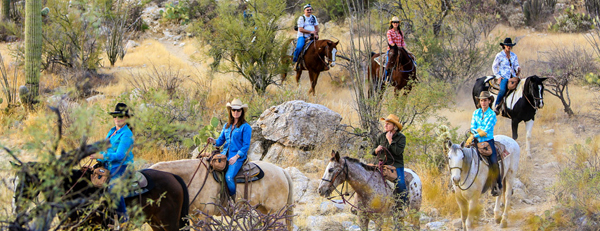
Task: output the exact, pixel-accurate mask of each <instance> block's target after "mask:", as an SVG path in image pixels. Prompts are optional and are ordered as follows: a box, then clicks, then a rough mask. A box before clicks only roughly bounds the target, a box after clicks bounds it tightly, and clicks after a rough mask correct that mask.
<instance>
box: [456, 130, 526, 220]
mask: <svg viewBox="0 0 600 231" xmlns="http://www.w3.org/2000/svg"><path fill="white" fill-rule="evenodd" d="M494 141H496V142H498V143H501V144H503V145H504V146H505V150H506V151H505V152H504V153H498V155H502V156H504V157H503V158H502V160H501V162H502V165H501V171H502V172H503V173H504V174H502V180H503V186H504V187H502V190H501V192H500V193H501V194H500V195H499V196H498V197H496V205H495V206H494V218H495V220H496V223H498V224H500V227H501V228H506V226H507V219H508V210H509V209H510V197H511V196H512V186H513V184H514V179H515V177H516V174H517V171H518V170H519V157H520V154H521V149H520V148H519V144H517V142H516V141H515V140H513V139H511V138H510V137H507V136H503V135H497V136H494ZM446 147H447V148H448V150H449V152H448V156H447V157H448V168H449V169H450V175H451V176H450V178H451V180H452V183H453V187H454V192H455V193H454V197H455V199H456V202H457V203H458V207H459V208H460V217H461V219H462V225H463V228H464V229H465V230H470V229H473V223H474V221H475V220H474V219H475V213H476V212H475V210H476V208H477V206H478V205H479V197H480V196H481V194H482V193H484V186H485V183H486V179H487V178H488V173H489V168H488V167H487V166H486V165H485V164H484V162H483V161H482V160H481V158H480V156H479V155H478V154H477V151H476V150H475V149H474V148H466V147H464V143H463V144H460V145H458V144H453V143H452V142H451V141H448V142H447V143H446ZM498 159H501V158H498ZM501 203H504V212H502V210H501V208H500V204H501Z"/></svg>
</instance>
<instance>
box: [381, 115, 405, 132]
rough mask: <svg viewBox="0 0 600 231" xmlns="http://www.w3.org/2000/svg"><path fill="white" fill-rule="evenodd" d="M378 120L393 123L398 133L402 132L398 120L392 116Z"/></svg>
mask: <svg viewBox="0 0 600 231" xmlns="http://www.w3.org/2000/svg"><path fill="white" fill-rule="evenodd" d="M379 120H381V121H385V122H390V123H393V124H394V125H396V127H398V131H402V124H401V123H400V122H398V121H399V120H400V118H398V116H396V115H394V114H390V115H389V116H388V117H387V118H380V119H379Z"/></svg>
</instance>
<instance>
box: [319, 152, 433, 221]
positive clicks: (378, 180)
mask: <svg viewBox="0 0 600 231" xmlns="http://www.w3.org/2000/svg"><path fill="white" fill-rule="evenodd" d="M331 156H332V157H331V159H330V161H329V165H327V168H326V169H325V173H323V178H322V181H321V183H320V184H319V188H318V189H317V192H318V193H319V195H321V196H322V197H329V196H330V195H331V193H332V192H333V191H336V192H338V193H339V194H340V195H341V196H342V198H343V196H344V192H340V191H338V190H337V189H336V188H337V187H338V185H340V184H342V183H345V182H347V183H348V184H350V186H351V187H352V188H353V189H354V191H356V205H353V204H350V205H352V206H353V207H355V208H356V209H357V211H358V216H359V220H360V229H361V230H369V229H368V228H369V227H368V226H369V220H374V221H375V224H376V225H377V228H376V230H380V229H381V226H382V224H383V223H382V222H383V220H382V218H383V216H392V215H394V213H393V212H394V208H395V205H396V202H395V200H394V198H393V193H394V189H395V186H394V185H393V184H391V183H388V182H386V180H385V179H384V177H383V175H382V174H381V173H380V172H379V170H378V169H377V167H374V166H370V165H366V164H363V163H361V162H360V161H359V160H357V159H353V158H350V157H347V156H346V157H343V158H340V154H339V153H338V152H336V151H333V152H332V153H331ZM403 174H405V175H406V176H407V177H405V179H406V186H407V188H408V198H409V204H408V208H409V210H410V211H411V212H418V211H419V210H420V209H421V198H422V195H423V194H422V191H421V190H422V184H421V179H420V178H419V176H418V175H417V174H416V173H415V172H414V171H412V170H410V169H408V168H404V173H403ZM343 200H344V202H345V203H349V202H347V201H346V199H345V198H343ZM413 223H414V224H415V226H416V227H415V228H417V229H418V228H419V218H416V219H414V220H413Z"/></svg>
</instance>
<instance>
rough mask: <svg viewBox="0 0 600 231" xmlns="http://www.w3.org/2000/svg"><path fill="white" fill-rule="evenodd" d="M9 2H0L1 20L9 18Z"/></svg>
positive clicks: (8, 0) (5, 0) (4, 0)
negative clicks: (0, 4) (0, 5)
mask: <svg viewBox="0 0 600 231" xmlns="http://www.w3.org/2000/svg"><path fill="white" fill-rule="evenodd" d="M9 14H10V0H2V20H8V19H9V18H10V15H9Z"/></svg>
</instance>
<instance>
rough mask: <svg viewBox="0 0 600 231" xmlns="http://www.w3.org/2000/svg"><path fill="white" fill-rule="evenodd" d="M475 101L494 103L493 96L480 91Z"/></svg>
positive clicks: (487, 92)
mask: <svg viewBox="0 0 600 231" xmlns="http://www.w3.org/2000/svg"><path fill="white" fill-rule="evenodd" d="M475 98H477V99H490V100H491V101H494V96H493V95H491V94H490V92H489V91H482V92H481V93H479V96H478V97H475Z"/></svg>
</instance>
